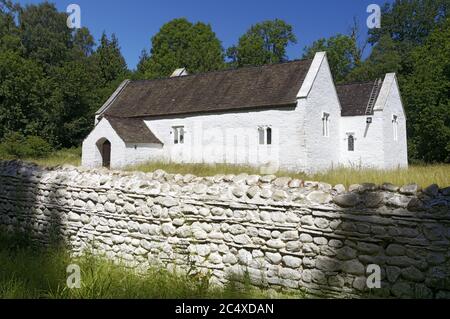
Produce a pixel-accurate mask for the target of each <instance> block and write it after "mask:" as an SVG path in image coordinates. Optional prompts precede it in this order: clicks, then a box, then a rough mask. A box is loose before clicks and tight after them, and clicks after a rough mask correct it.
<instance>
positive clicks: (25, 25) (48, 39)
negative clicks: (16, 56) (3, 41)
mask: <svg viewBox="0 0 450 319" xmlns="http://www.w3.org/2000/svg"><path fill="white" fill-rule="evenodd" d="M66 20H67V14H66V13H62V12H58V11H57V9H56V7H55V5H54V4H50V3H48V2H44V3H41V4H39V5H27V6H26V7H25V8H22V9H21V10H20V14H19V28H20V35H21V40H22V44H23V46H24V48H25V57H29V58H31V59H34V60H36V61H38V62H39V63H42V65H43V66H44V67H45V68H46V69H48V67H50V66H54V65H61V63H63V62H64V61H66V60H67V57H68V56H67V55H68V51H69V48H70V44H71V39H72V34H71V30H70V29H69V28H68V27H67V25H66Z"/></svg>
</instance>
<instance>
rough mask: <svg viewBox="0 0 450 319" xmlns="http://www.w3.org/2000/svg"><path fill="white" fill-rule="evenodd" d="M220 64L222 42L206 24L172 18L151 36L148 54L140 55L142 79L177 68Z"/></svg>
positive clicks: (200, 68) (219, 66)
mask: <svg viewBox="0 0 450 319" xmlns="http://www.w3.org/2000/svg"><path fill="white" fill-rule="evenodd" d="M223 66H224V55H223V48H222V45H221V43H220V41H219V39H217V37H216V34H215V33H214V32H213V31H212V28H211V26H210V25H209V24H204V23H202V22H197V23H195V24H193V23H191V22H189V21H188V20H186V19H184V18H181V19H174V20H172V21H170V22H168V23H166V24H165V25H163V26H162V27H161V29H160V30H159V32H158V33H157V34H156V35H155V36H154V37H153V38H152V49H151V51H150V57H149V56H148V55H144V56H142V59H141V62H140V63H139V73H140V77H142V78H147V79H149V78H158V77H167V76H169V75H170V74H172V72H173V71H174V70H175V69H177V68H181V67H185V68H187V70H188V72H189V73H199V72H207V71H214V70H220V69H222V68H223Z"/></svg>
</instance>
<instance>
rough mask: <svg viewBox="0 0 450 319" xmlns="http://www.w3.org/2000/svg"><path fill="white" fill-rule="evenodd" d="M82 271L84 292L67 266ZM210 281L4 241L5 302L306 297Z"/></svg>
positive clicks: (0, 291) (1, 275) (0, 293)
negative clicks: (71, 280)
mask: <svg viewBox="0 0 450 319" xmlns="http://www.w3.org/2000/svg"><path fill="white" fill-rule="evenodd" d="M70 264H77V265H78V266H79V267H80V270H81V288H79V289H69V288H68V287H67V284H66V280H67V276H68V274H67V272H66V269H67V266H68V265H70ZM209 278H210V277H209V276H206V275H190V274H181V273H176V272H173V271H169V270H167V269H165V268H156V267H154V268H150V269H148V270H146V271H142V270H141V271H140V272H137V271H136V270H134V269H131V268H128V267H125V266H124V265H123V264H120V263H113V262H111V261H109V260H107V259H105V258H102V257H98V256H97V257H96V256H94V255H93V254H90V253H87V254H85V255H83V256H82V257H78V258H73V257H71V256H70V255H69V253H68V250H67V249H66V248H64V247H61V246H50V247H47V248H43V247H39V246H36V245H33V244H31V242H30V241H29V240H23V239H21V238H19V237H17V236H6V235H5V234H4V233H3V234H2V235H1V236H0V298H3V299H5V298H6V299H16V298H20V299H37V298H47V299H118V298H121V299H166V298H167V299H186V298H189V299H192V298H195V299H203V298H208V299H223V298H227V299H242V298H258V299H260V298H304V297H305V296H306V295H305V293H304V292H302V291H301V290H297V291H275V290H273V289H271V290H266V289H260V288H256V287H253V286H251V285H250V284H249V283H248V282H245V281H244V283H243V284H241V283H237V282H235V281H230V283H229V284H227V285H225V286H224V287H217V286H211V285H210V284H209Z"/></svg>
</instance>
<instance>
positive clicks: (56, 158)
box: [25, 147, 81, 167]
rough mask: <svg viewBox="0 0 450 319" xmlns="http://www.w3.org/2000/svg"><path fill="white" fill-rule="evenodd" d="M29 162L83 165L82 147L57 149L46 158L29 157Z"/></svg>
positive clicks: (51, 164)
mask: <svg viewBox="0 0 450 319" xmlns="http://www.w3.org/2000/svg"><path fill="white" fill-rule="evenodd" d="M25 161H27V162H32V163H36V164H38V165H41V166H50V167H52V166H59V165H73V166H80V165H81V147H74V148H66V149H61V150H58V151H55V152H53V153H51V154H50V155H49V156H47V157H44V158H28V159H25Z"/></svg>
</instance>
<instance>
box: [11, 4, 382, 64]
mask: <svg viewBox="0 0 450 319" xmlns="http://www.w3.org/2000/svg"><path fill="white" fill-rule="evenodd" d="M16 1H17V0H16ZM389 1H390V0H226V1H217V0H184V1H181V0H128V1H124V0H121V1H119V0H54V1H49V2H53V3H55V4H56V6H57V8H58V9H59V10H60V11H66V8H67V6H68V5H69V4H71V3H76V4H78V5H79V6H80V7H81V24H82V26H85V27H88V28H89V30H90V31H91V32H92V33H93V35H94V37H95V39H96V40H97V41H98V39H99V38H100V36H101V33H102V32H103V31H106V32H107V34H108V35H109V34H111V33H115V34H116V35H117V37H118V38H119V41H120V45H121V48H122V53H123V55H124V57H125V59H126V61H127V64H128V67H129V68H131V69H133V68H135V66H136V64H137V62H138V60H139V55H140V52H141V50H142V49H144V48H146V49H149V48H150V46H151V42H150V39H151V37H152V35H154V34H155V33H156V32H158V30H159V28H160V27H161V26H162V25H163V24H164V23H166V22H168V21H170V20H171V19H174V18H179V17H185V18H187V19H188V20H190V21H191V22H196V21H202V22H205V23H209V24H211V26H212V28H213V30H214V32H215V33H216V34H217V36H218V38H219V39H220V40H221V41H222V45H223V47H224V48H227V47H229V46H231V45H233V44H235V43H236V42H237V40H238V39H239V37H240V36H241V35H242V34H243V33H244V32H245V31H246V30H247V29H248V28H249V27H250V26H251V25H252V24H255V23H257V22H260V21H263V20H268V19H275V18H279V19H283V20H285V21H286V22H288V23H290V24H291V25H292V26H293V27H294V32H295V34H296V36H297V39H298V43H297V44H295V45H291V46H289V47H288V57H289V59H297V58H299V57H300V56H301V54H302V52H303V48H304V47H305V46H306V45H310V44H311V43H312V42H313V41H314V40H316V39H318V38H321V37H328V36H331V35H334V34H337V33H348V31H349V29H350V26H351V25H352V21H353V17H356V18H357V21H358V22H359V25H360V27H361V34H362V35H363V36H365V35H366V34H367V27H366V19H367V17H368V15H369V14H368V13H366V8H367V6H368V5H369V4H372V3H374V4H380V5H382V4H383V3H385V2H389ZM18 2H19V3H21V4H29V3H39V2H42V1H38V0H19V1H18Z"/></svg>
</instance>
